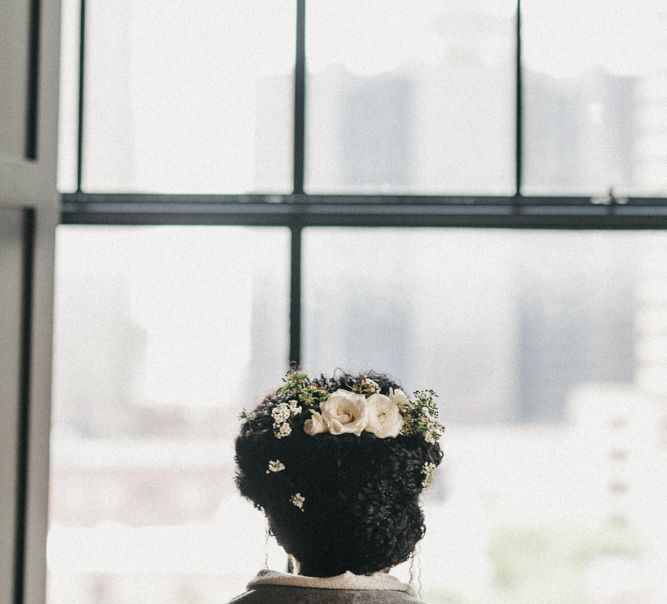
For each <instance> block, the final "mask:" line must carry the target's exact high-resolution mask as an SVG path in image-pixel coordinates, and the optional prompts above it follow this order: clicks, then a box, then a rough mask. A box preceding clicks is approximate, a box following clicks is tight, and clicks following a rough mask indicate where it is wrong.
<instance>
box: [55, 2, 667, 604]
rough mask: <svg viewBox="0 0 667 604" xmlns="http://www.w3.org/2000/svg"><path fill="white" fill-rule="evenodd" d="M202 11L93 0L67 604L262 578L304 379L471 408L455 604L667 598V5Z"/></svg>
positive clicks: (450, 594)
mask: <svg viewBox="0 0 667 604" xmlns="http://www.w3.org/2000/svg"><path fill="white" fill-rule="evenodd" d="M158 4H159V6H158ZM181 4H182V3H177V2H172V1H168V2H160V3H156V2H153V1H152V0H142V1H140V2H126V3H120V4H118V3H115V4H114V5H113V6H107V5H106V4H105V3H101V2H98V1H97V0H83V1H81V0H66V1H65V3H64V10H63V31H64V36H63V57H64V61H63V66H62V69H63V71H62V74H61V79H62V82H63V85H62V87H61V89H62V92H61V95H62V106H63V111H62V112H61V116H62V117H61V154H60V155H61V157H60V176H59V178H60V187H61V190H62V191H63V194H62V199H63V222H64V223H65V226H62V227H60V230H59V234H58V252H57V269H58V271H57V275H56V278H57V305H56V336H55V338H56V339H55V372H54V388H55V405H54V427H53V437H52V446H53V454H52V457H53V464H52V477H51V482H52V487H51V492H52V509H51V530H50V536H49V593H50V595H49V598H50V602H51V603H56V602H60V601H68V602H74V603H76V602H79V601H80V602H82V603H83V602H86V603H87V602H90V601H95V602H100V603H104V602H108V603H114V604H116V603H118V604H125V603H127V602H136V601H141V602H149V603H150V602H165V601H174V602H182V601H188V602H193V603H200V602H201V603H203V602H213V601H220V599H222V600H223V601H224V600H225V598H226V597H231V596H232V595H233V594H235V593H238V592H239V591H241V590H242V588H243V585H244V583H245V582H246V581H247V580H248V578H249V577H250V576H251V575H252V573H254V572H255V571H256V570H257V568H258V567H260V566H261V564H262V562H263V556H264V549H263V544H264V527H263V525H262V521H261V515H260V514H259V513H257V512H255V511H254V510H253V509H252V507H251V506H250V505H249V504H248V503H247V502H244V501H241V499H240V498H239V497H238V496H237V495H236V494H235V491H234V489H233V485H232V473H233V456H232V451H231V448H230V445H231V441H230V439H231V435H232V434H233V432H234V431H235V429H236V426H237V424H236V422H235V415H236V414H237V413H238V411H239V408H240V407H241V406H242V405H243V404H245V405H247V406H250V405H251V404H252V403H253V402H254V401H256V400H257V397H259V396H261V395H262V394H263V393H265V392H266V390H268V389H269V388H271V387H273V386H274V385H275V384H276V383H278V382H279V380H280V376H281V375H282V373H283V371H284V370H285V368H286V366H287V363H288V361H289V360H297V361H300V362H301V363H302V364H303V366H304V367H305V368H306V369H307V370H309V371H324V372H327V373H329V372H331V371H333V370H334V369H335V367H336V366H343V367H345V368H347V369H349V370H364V369H369V368H374V369H378V370H386V371H388V372H390V373H392V374H394V375H395V376H396V377H397V378H399V379H401V380H402V381H403V383H404V385H405V386H406V388H408V389H412V388H419V387H433V388H434V389H435V390H436V391H438V393H439V394H440V401H441V411H442V417H443V419H444V421H445V423H446V424H447V427H448V430H447V433H446V435H445V442H444V445H445V449H446V461H445V465H444V466H443V470H442V471H441V472H440V473H439V475H438V478H437V480H436V483H435V484H434V486H433V488H432V489H431V490H430V492H429V493H428V494H427V497H426V498H425V502H424V505H425V509H426V513H427V525H428V534H427V537H426V538H425V540H424V542H423V547H422V549H423V560H422V567H423V571H422V572H423V581H422V582H423V584H424V587H425V590H424V593H423V596H424V598H425V599H426V600H427V601H433V602H488V601H495V600H498V601H503V602H517V603H518V602H522V601H535V600H537V599H539V600H540V601H545V602H554V603H555V602H561V601H563V600H566V599H567V600H571V601H577V602H605V603H607V604H610V603H611V602H617V601H645V600H647V599H648V600H651V601H653V600H654V601H663V600H667V584H665V580H664V578H663V576H662V575H663V574H664V573H662V569H663V568H664V567H665V565H667V550H666V549H665V545H664V544H665V543H667V534H666V533H665V525H664V520H663V518H662V511H661V507H660V505H661V502H660V501H659V497H658V496H657V494H659V493H662V492H665V490H667V484H665V479H664V478H663V477H664V476H667V468H666V467H665V463H667V462H666V460H665V446H664V443H665V437H664V433H665V429H664V425H665V424H664V412H663V411H662V408H661V403H660V401H662V399H664V397H665V395H666V394H667V385H666V384H665V377H664V376H665V375H666V373H665V367H666V366H667V327H666V326H667V305H666V304H667V295H666V294H665V292H666V291H667V273H666V272H665V270H666V269H665V266H667V262H665V258H667V238H666V236H665V233H664V229H665V228H666V227H667V203H666V201H667V174H666V173H665V171H664V166H665V165H667V164H666V163H665V161H664V160H665V157H664V155H665V149H667V140H666V139H665V132H666V130H665V128H666V124H667V71H666V70H665V65H667V57H666V56H665V53H666V52H667V37H666V35H665V32H666V31H667V27H665V25H667V21H666V19H667V13H666V12H665V10H664V9H663V7H662V4H661V3H660V2H657V0H646V1H645V2H641V3H640V4H639V5H638V4H637V3H634V4H632V5H631V4H626V3H622V2H621V3H619V2H613V3H612V2H609V1H607V0H595V1H594V2H593V1H591V2H588V3H586V5H585V6H582V5H581V3H577V4H576V5H575V4H574V3H572V2H561V3H550V2H545V1H543V0H525V1H524V2H521V3H519V2H512V1H507V2H505V1H504V0H503V1H501V2H496V3H493V6H491V5H490V3H481V2H469V3H463V4H464V5H461V6H459V5H453V4H450V3H442V2H420V3H415V2H405V1H403V0H391V1H385V2H374V1H373V2H372V1H370V0H369V1H364V2H363V3H359V2H343V1H337V2H332V1H330V0H309V1H308V2H306V1H305V0H295V1H287V0H285V1H284V2H272V1H270V0H253V1H252V2H234V1H232V0H230V1H226V2H222V3H220V2H215V3H213V2H208V1H206V0H198V1H197V2H195V3H194V4H192V5H191V4H188V6H187V7H185V6H181ZM241 7H242V8H241ZM80 51H82V52H80ZM79 55H81V58H82V60H81V61H80V60H79V59H80V56H79ZM79 107H80V108H81V110H79ZM454 227H457V228H454ZM231 427H233V429H232V428H231ZM230 518H233V521H230ZM72 552H76V557H75V558H73V557H72ZM128 552H131V554H130V555H128ZM270 556H271V564H272V566H274V567H276V568H281V567H282V566H283V565H284V557H283V556H282V555H281V553H280V551H278V550H277V548H275V546H273V545H272V546H271V549H270ZM398 572H399V574H403V575H405V572H406V569H405V568H401V569H399V570H398Z"/></svg>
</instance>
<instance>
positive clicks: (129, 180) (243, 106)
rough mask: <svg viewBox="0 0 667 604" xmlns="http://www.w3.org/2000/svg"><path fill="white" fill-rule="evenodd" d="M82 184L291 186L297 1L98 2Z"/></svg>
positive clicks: (198, 188)
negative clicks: (295, 10)
mask: <svg viewBox="0 0 667 604" xmlns="http://www.w3.org/2000/svg"><path fill="white" fill-rule="evenodd" d="M89 5H90V6H89V11H88V12H89V17H90V18H89V22H88V29H89V31H88V36H87V39H88V52H87V72H86V73H87V91H86V128H85V170H84V188H85V189H86V190H88V191H139V192H151V191H155V192H174V193H176V192H187V193H237V192H257V191H260V192H261V191H265V190H269V191H280V192H284V191H289V190H290V189H291V182H292V161H291V154H292V149H291V144H292V135H291V127H292V95H293V87H292V76H291V74H292V71H293V63H294V3H293V2H273V1H271V0H252V1H247V2H243V7H242V10H241V9H240V8H241V5H240V4H239V2H234V1H233V0H225V1H220V0H196V1H194V2H178V1H176V0H167V1H165V0H140V1H136V0H119V1H116V2H104V1H102V0H94V1H93V2H90V3H89Z"/></svg>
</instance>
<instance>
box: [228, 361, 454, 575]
mask: <svg viewBox="0 0 667 604" xmlns="http://www.w3.org/2000/svg"><path fill="white" fill-rule="evenodd" d="M362 377H368V378H371V379H372V380H374V381H375V382H376V383H377V384H378V385H379V386H380V393H381V394H385V395H388V394H389V391H390V389H394V390H396V389H400V388H401V387H400V385H399V384H398V383H396V382H394V381H393V380H391V379H390V378H389V377H387V376H386V375H384V374H378V373H375V372H368V373H365V374H363V375H359V376H355V375H350V374H347V373H343V372H336V373H335V374H334V376H333V377H331V378H325V377H324V376H320V377H319V378H315V379H312V380H311V383H312V384H314V385H317V386H319V387H324V388H326V389H327V390H328V391H329V392H334V391H335V390H337V389H339V388H342V389H345V390H351V388H352V386H353V385H355V384H359V382H360V380H361V378H362ZM280 397H281V393H280V391H275V392H272V393H271V394H269V395H268V396H267V397H266V398H265V399H264V400H263V401H262V402H261V403H260V404H259V406H258V407H257V408H256V409H255V410H254V412H253V413H252V415H250V416H249V417H247V418H246V419H245V421H244V423H243V425H242V427H241V433H240V435H239V436H238V437H237V439H236V463H237V475H236V483H237V485H238V488H239V490H240V491H241V494H242V495H244V496H245V497H247V498H248V499H249V500H250V501H251V502H253V504H254V505H255V507H257V508H258V509H262V510H264V512H265V513H266V515H267V518H268V520H269V523H270V526H271V529H272V531H273V533H274V534H275V536H276V538H277V540H278V542H279V543H280V544H281V545H282V547H283V548H284V549H285V550H286V551H287V552H288V553H289V554H292V555H293V556H294V557H296V559H297V560H298V561H299V562H300V565H301V572H302V573H303V574H305V575H310V576H314V577H329V576H335V575H339V574H342V573H344V572H346V571H351V572H353V573H355V574H370V573H373V572H376V571H380V570H383V569H386V568H390V567H392V566H395V565H396V564H399V563H401V562H404V561H405V560H407V559H408V558H409V557H410V554H411V553H412V551H413V550H414V548H415V545H416V544H417V542H418V541H419V540H420V539H421V538H422V537H423V536H424V532H425V527H424V514H423V512H422V509H421V507H420V504H419V495H420V493H421V491H422V490H423V486H422V481H423V478H424V475H423V473H422V470H423V468H424V464H425V463H427V462H430V463H432V464H435V466H437V465H438V464H440V462H441V461H442V451H441V450H440V446H439V445H438V443H437V442H435V443H432V444H429V443H427V442H425V440H424V439H423V438H420V437H417V436H403V435H399V436H397V437H395V438H378V437H376V436H375V435H374V434H371V433H369V432H362V434H361V436H356V435H354V434H341V435H338V436H335V435H332V434H328V433H324V434H318V435H317V436H308V435H307V434H306V433H305V432H304V431H303V422H304V421H305V419H307V417H306V416H307V414H303V417H301V418H300V424H299V425H298V426H296V427H295V429H294V431H293V432H292V434H291V435H290V436H289V437H288V438H280V439H279V438H276V436H275V435H274V431H273V418H272V416H271V409H272V408H273V407H274V406H275V404H276V403H277V402H279V401H282V399H281V398H280ZM275 459H279V460H280V461H281V462H282V463H283V464H284V465H285V470H284V471H282V472H278V473H273V472H267V464H268V462H269V460H275ZM297 492H298V493H301V494H302V495H303V496H304V498H305V505H304V506H303V509H299V508H298V507H296V506H295V505H293V504H292V503H291V501H290V497H291V496H292V495H294V494H295V493H297Z"/></svg>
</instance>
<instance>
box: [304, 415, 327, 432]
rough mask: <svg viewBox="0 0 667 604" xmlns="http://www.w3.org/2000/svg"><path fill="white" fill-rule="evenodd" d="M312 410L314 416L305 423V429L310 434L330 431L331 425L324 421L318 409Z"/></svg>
mask: <svg viewBox="0 0 667 604" xmlns="http://www.w3.org/2000/svg"><path fill="white" fill-rule="evenodd" d="M310 412H311V413H312V414H313V416H312V417H311V418H310V419H307V420H306V421H305V422H304V423H303V431H304V432H305V433H306V434H308V436H315V435H316V434H320V433H321V432H328V431H329V427H328V426H327V423H326V421H324V418H323V417H322V415H321V414H319V413H318V412H317V411H313V410H312V409H311V410H310Z"/></svg>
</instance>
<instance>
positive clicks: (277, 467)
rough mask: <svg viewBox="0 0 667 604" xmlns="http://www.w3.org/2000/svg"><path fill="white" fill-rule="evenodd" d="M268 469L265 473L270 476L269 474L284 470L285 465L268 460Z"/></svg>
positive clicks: (277, 460) (276, 460)
mask: <svg viewBox="0 0 667 604" xmlns="http://www.w3.org/2000/svg"><path fill="white" fill-rule="evenodd" d="M268 468H269V469H268V470H267V471H266V473H267V474H270V473H271V472H282V471H283V470H284V469H285V464H284V463H283V462H282V461H280V460H279V459H271V460H269V466H268Z"/></svg>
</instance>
